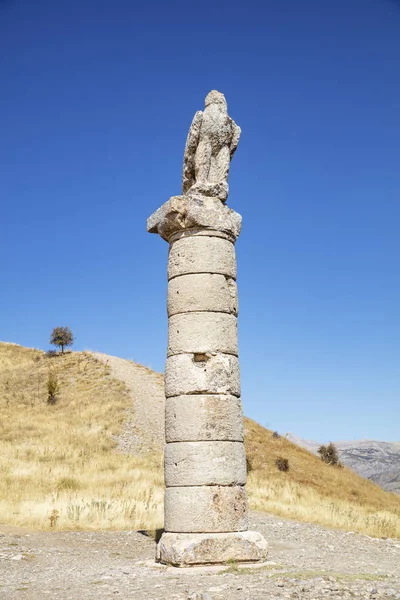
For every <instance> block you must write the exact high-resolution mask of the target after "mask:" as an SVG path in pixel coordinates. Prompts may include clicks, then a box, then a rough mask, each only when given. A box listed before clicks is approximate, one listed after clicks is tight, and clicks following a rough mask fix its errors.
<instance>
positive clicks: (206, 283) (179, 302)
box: [168, 273, 238, 317]
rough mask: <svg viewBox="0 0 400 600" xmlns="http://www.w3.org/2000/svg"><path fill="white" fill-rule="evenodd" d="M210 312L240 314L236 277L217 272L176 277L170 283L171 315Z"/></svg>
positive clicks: (169, 310)
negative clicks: (232, 277)
mask: <svg viewBox="0 0 400 600" xmlns="http://www.w3.org/2000/svg"><path fill="white" fill-rule="evenodd" d="M195 311H208V312H223V313H229V314H233V315H237V314H238V294H237V285H236V282H235V280H234V279H231V278H230V277H225V276H224V275H219V274H216V273H198V274H197V273H196V274H191V275H181V276H180V277H174V279H171V280H170V282H169V284H168V315H169V316H170V317H171V316H172V315H175V314H178V313H183V312H195Z"/></svg>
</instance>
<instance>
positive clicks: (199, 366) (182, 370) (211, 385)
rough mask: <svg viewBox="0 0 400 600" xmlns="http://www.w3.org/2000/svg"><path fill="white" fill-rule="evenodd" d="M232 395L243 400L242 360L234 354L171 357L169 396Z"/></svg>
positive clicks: (167, 373) (167, 382)
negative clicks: (241, 394) (240, 363)
mask: <svg viewBox="0 0 400 600" xmlns="http://www.w3.org/2000/svg"><path fill="white" fill-rule="evenodd" d="M184 394H232V395H233V396H238V397H240V373H239V360H238V358H237V357H236V356H232V355H230V354H211V353H207V354H177V355H176V356H169V357H168V358H167V362H166V367H165V395H166V397H167V398H169V397H171V396H182V395H184Z"/></svg>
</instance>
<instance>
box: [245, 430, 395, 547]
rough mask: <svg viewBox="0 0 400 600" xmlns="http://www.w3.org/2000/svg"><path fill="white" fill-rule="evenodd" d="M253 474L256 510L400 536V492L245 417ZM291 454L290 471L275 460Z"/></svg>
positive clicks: (252, 499) (251, 484)
mask: <svg viewBox="0 0 400 600" xmlns="http://www.w3.org/2000/svg"><path fill="white" fill-rule="evenodd" d="M245 435H246V452H247V456H248V458H249V461H250V464H251V466H252V469H253V470H252V471H251V473H250V475H249V479H248V485H247V489H248V493H249V499H250V506H251V507H252V508H254V509H258V510H263V511H267V512H271V513H274V514H276V515H280V516H283V517H290V518H293V519H296V520H299V521H306V522H310V523H318V524H321V525H326V526H328V527H335V528H338V529H344V530H346V531H358V532H360V533H365V534H367V535H371V536H376V537H385V536H386V537H400V496H398V495H396V494H392V493H389V492H384V491H383V490H382V489H381V488H380V487H379V486H378V485H376V484H375V483H373V482H372V481H369V480H367V479H363V478H362V477H359V476H358V475H356V474H355V473H354V472H353V471H351V470H350V469H347V468H345V467H344V468H342V469H339V468H337V467H332V466H330V465H327V464H326V463H323V462H322V461H321V460H320V458H319V457H317V456H314V455H313V454H311V453H310V452H308V451H307V450H304V449H303V448H300V447H299V446H296V445H295V444H292V443H291V442H289V441H288V440H286V439H285V438H284V437H280V438H278V439H275V438H274V437H273V436H272V432H271V431H268V430H267V429H264V427H261V425H258V424H257V423H255V422H254V421H251V420H250V419H246V420H245ZM279 457H284V458H287V459H288V461H289V466H290V470H289V471H288V472H286V473H285V472H281V471H279V470H278V469H277V467H276V465H275V460H276V459H277V458H279Z"/></svg>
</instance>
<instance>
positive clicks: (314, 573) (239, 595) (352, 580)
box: [0, 513, 400, 600]
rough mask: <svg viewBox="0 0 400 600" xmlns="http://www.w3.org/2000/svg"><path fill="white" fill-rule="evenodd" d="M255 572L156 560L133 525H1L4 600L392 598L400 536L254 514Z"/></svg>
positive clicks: (398, 582)
mask: <svg viewBox="0 0 400 600" xmlns="http://www.w3.org/2000/svg"><path fill="white" fill-rule="evenodd" d="M251 521H252V523H251V528H252V529H257V530H259V531H261V532H262V533H263V534H264V535H265V537H266V538H267V539H268V541H269V543H270V554H269V559H268V562H267V563H265V564H264V566H263V567H262V568H257V569H255V568H249V567H247V568H245V569H244V570H242V569H241V568H240V567H239V568H238V567H237V566H235V565H232V566H231V567H229V568H226V567H208V568H204V567H201V568H200V567H197V568H192V569H176V568H171V567H163V566H160V565H156V563H155V562H154V554H155V542H154V541H153V539H152V538H150V537H148V536H146V535H144V534H142V533H140V532H132V531H122V532H95V533H92V532H52V533H43V532H40V533H39V532H38V533H33V532H27V531H24V530H20V529H16V528H3V529H1V528H0V598H1V599H4V600H5V599H7V600H17V599H18V600H42V599H43V598H51V599H52V600H77V599H79V600H89V599H94V598H96V599H97V600H103V599H109V598H118V597H120V598H124V599H126V600H131V599H132V600H133V599H135V600H172V599H175V600H188V599H191V600H210V599H211V600H225V599H229V600H230V599H232V600H250V599H251V600H261V599H262V600H266V599H268V600H270V599H279V600H284V599H286V598H287V599H290V598H302V599H305V600H306V599H307V600H312V599H315V600H319V599H321V598H327V599H332V598H346V599H351V598H365V599H380V598H387V599H396V600H400V542H399V541H398V540H389V539H385V540H379V539H373V538H369V537H367V536H364V535H359V534H354V533H344V532H339V531H333V530H329V529H326V528H323V527H320V526H317V525H311V524H307V523H297V522H295V521H290V520H287V519H281V518H277V517H273V516H269V515H265V514H262V513H252V514H251Z"/></svg>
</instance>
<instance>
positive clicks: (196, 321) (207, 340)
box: [167, 312, 238, 356]
mask: <svg viewBox="0 0 400 600" xmlns="http://www.w3.org/2000/svg"><path fill="white" fill-rule="evenodd" d="M207 352H222V353H224V354H234V355H235V356H237V355H238V328H237V318H236V317H235V316H234V315H228V314H226V313H217V312H192V313H181V314H179V315H174V316H172V317H170V318H169V323H168V351H167V356H172V355H174V354H184V353H193V354H195V353H197V354H206V353H207Z"/></svg>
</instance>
